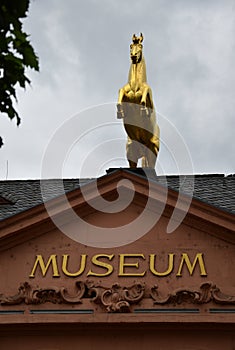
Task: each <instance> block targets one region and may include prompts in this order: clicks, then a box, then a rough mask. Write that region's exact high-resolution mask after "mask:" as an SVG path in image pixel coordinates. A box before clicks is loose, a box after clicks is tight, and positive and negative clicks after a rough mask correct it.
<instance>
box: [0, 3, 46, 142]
mask: <svg viewBox="0 0 235 350" xmlns="http://www.w3.org/2000/svg"><path fill="white" fill-rule="evenodd" d="M29 3H30V0H0V113H1V114H2V113H3V114H5V115H7V116H8V117H9V118H10V119H14V118H16V123H17V125H19V124H20V121H21V119H20V116H19V114H18V113H17V111H16V110H15V108H14V106H13V100H14V99H15V100H17V98H16V86H17V84H18V85H19V86H21V87H22V88H25V87H26V83H30V80H29V78H27V76H26V75H25V70H26V68H28V67H29V68H32V69H35V70H36V71H38V70H39V63H38V57H37V56H36V54H35V52H34V49H33V47H32V46H31V44H30V41H29V39H28V38H29V35H28V34H26V33H25V32H24V31H23V29H22V21H21V20H22V18H25V17H27V12H28V9H29ZM2 145H3V140H2V138H1V137H0V147H1V146H2Z"/></svg>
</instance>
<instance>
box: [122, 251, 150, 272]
mask: <svg viewBox="0 0 235 350" xmlns="http://www.w3.org/2000/svg"><path fill="white" fill-rule="evenodd" d="M119 257H120V260H119V276H144V275H145V273H146V271H144V272H140V273H125V272H124V268H125V267H136V268H137V269H138V268H139V263H138V262H135V263H126V262H125V258H133V257H134V258H135V257H140V258H142V259H144V260H145V256H144V254H119Z"/></svg>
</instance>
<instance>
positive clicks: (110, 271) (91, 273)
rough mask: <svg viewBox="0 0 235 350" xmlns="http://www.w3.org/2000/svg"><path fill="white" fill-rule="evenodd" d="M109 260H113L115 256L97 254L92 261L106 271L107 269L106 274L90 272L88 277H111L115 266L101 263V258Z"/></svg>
mask: <svg viewBox="0 0 235 350" xmlns="http://www.w3.org/2000/svg"><path fill="white" fill-rule="evenodd" d="M102 257H103V258H108V259H109V260H112V259H113V257H114V254H112V255H107V254H97V255H94V256H93V257H92V259H91V261H92V263H93V264H94V265H96V266H99V267H104V268H105V269H107V271H106V272H105V273H96V272H92V271H91V270H90V271H89V272H88V274H87V276H99V277H104V276H109V275H111V273H112V272H113V266H112V265H110V264H107V263H104V262H103V261H99V260H98V259H99V258H102Z"/></svg>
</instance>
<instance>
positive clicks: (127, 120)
mask: <svg viewBox="0 0 235 350" xmlns="http://www.w3.org/2000/svg"><path fill="white" fill-rule="evenodd" d="M142 41H143V35H142V33H141V35H140V36H139V37H137V36H136V35H135V34H133V37H132V44H131V45H130V58H131V66H130V70H129V77H128V83H127V84H126V85H124V86H123V87H122V88H121V89H120V90H119V95H118V103H117V117H118V118H119V119H120V118H123V121H124V127H125V130H126V132H127V135H128V140H127V159H128V162H129V165H130V167H134V168H135V167H136V166H137V162H138V159H139V158H142V167H149V168H155V164H156V159H157V155H158V151H159V127H158V125H157V123H156V113H155V110H154V104H153V97H152V91H151V88H150V86H149V85H148V84H147V76H146V65H145V60H144V56H143V45H142Z"/></svg>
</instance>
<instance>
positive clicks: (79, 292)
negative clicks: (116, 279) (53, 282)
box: [0, 281, 145, 312]
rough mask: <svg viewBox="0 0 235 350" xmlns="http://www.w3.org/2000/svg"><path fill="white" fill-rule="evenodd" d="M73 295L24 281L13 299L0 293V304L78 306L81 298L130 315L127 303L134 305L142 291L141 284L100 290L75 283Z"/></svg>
mask: <svg viewBox="0 0 235 350" xmlns="http://www.w3.org/2000/svg"><path fill="white" fill-rule="evenodd" d="M75 287H76V293H75V294H74V295H71V294H69V293H68V291H67V289H66V288H63V287H62V288H41V289H39V288H36V289H35V288H33V287H32V286H31V285H30V284H29V283H28V282H24V283H22V284H21V285H20V287H19V289H18V293H17V294H16V295H14V296H5V295H3V294H0V305H18V304H23V303H24V304H44V303H46V302H51V303H54V304H62V303H67V304H81V303H82V299H85V298H87V299H90V301H91V302H94V303H96V304H99V305H101V307H102V308H104V309H105V310H106V311H108V312H130V305H131V304H138V302H139V301H140V300H141V299H142V298H143V297H144V293H145V288H144V284H142V283H134V284H133V285H131V286H130V287H121V286H120V285H119V284H118V283H115V284H113V285H112V287H111V288H107V287H103V286H101V285H100V284H95V283H94V282H92V281H86V282H81V281H77V282H76V283H75Z"/></svg>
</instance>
